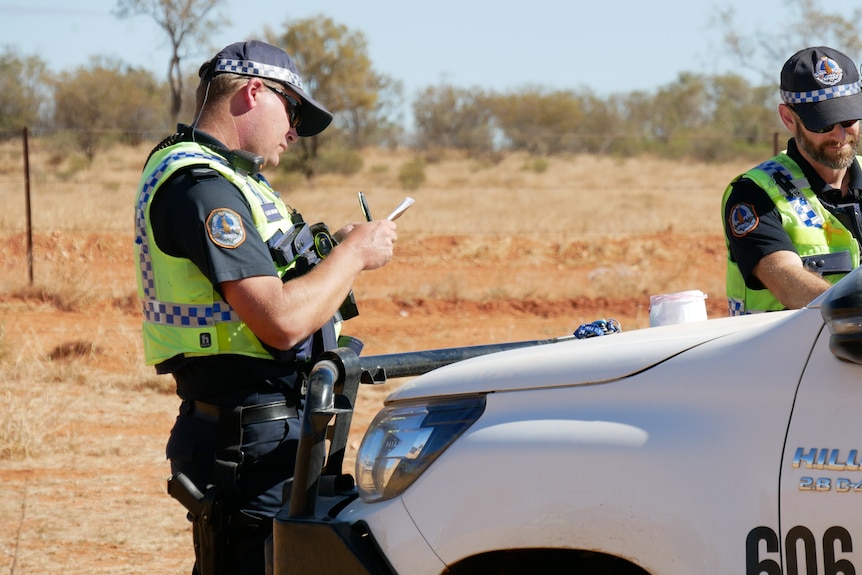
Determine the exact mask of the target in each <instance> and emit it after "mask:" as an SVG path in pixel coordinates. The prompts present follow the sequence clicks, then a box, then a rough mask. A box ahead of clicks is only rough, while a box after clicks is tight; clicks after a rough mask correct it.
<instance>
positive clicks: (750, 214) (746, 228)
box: [727, 204, 760, 238]
mask: <svg viewBox="0 0 862 575" xmlns="http://www.w3.org/2000/svg"><path fill="white" fill-rule="evenodd" d="M727 223H728V224H729V225H730V231H731V232H732V233H733V235H735V236H736V237H738V238H741V237H743V236H745V235H746V234H748V233H749V232H751V230H753V229H754V228H756V227H757V224H759V223H760V218H758V217H757V212H755V211H754V206H752V205H750V204H736V205H735V206H733V207H732V208H730V219H729V220H728V222H727Z"/></svg>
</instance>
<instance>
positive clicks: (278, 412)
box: [188, 401, 299, 425]
mask: <svg viewBox="0 0 862 575" xmlns="http://www.w3.org/2000/svg"><path fill="white" fill-rule="evenodd" d="M190 403H191V405H190V407H191V409H190V410H189V412H188V413H189V415H195V416H198V417H201V418H203V419H208V420H210V421H218V420H219V419H221V418H223V417H225V416H227V415H231V416H233V412H234V410H239V422H240V425H251V424H255V423H263V422H264V421H277V420H279V419H296V418H298V417H299V414H298V413H297V410H296V406H295V405H288V404H287V402H286V401H275V402H272V403H263V404H260V405H248V406H239V407H224V406H221V405H214V404H212V403H204V402H203V401H194V402H190Z"/></svg>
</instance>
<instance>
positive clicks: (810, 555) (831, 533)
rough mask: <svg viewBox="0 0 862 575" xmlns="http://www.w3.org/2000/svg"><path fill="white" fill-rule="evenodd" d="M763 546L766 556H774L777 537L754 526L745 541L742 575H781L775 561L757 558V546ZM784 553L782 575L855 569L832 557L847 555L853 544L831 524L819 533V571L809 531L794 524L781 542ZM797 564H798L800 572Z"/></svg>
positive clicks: (831, 574)
mask: <svg viewBox="0 0 862 575" xmlns="http://www.w3.org/2000/svg"><path fill="white" fill-rule="evenodd" d="M761 543H764V544H765V546H766V553H765V554H766V555H769V554H772V553H778V535H776V533H775V531H773V530H772V529H771V528H769V527H755V528H754V529H752V530H751V531H749V533H748V537H746V539H745V573H746V575H785V574H784V573H783V572H782V571H781V565H780V564H779V562H778V561H777V560H776V559H772V558H769V557H763V558H762V557H761V554H760V546H761ZM784 548H785V549H786V550H787V573H786V575H838V574H839V573H840V574H841V575H856V568H855V567H854V566H853V563H852V562H850V560H848V559H842V558H839V557H836V552H838V553H851V552H852V551H853V541H852V540H851V538H850V532H849V531H847V529H845V528H844V527H840V526H838V525H835V526H833V527H830V528H829V529H827V530H826V532H825V533H824V534H823V570H822V571H820V570H818V567H819V566H818V559H817V558H818V554H817V541H816V538H815V536H814V534H813V533H812V532H811V530H810V529H808V528H807V527H804V526H802V525H797V526H796V527H793V528H792V529H790V531H788V532H787V537H786V539H785V541H784ZM800 565H802V567H801V569H802V570H800Z"/></svg>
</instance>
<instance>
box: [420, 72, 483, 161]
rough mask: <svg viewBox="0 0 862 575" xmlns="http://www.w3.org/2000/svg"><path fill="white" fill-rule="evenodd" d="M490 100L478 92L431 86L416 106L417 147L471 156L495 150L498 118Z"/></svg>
mask: <svg viewBox="0 0 862 575" xmlns="http://www.w3.org/2000/svg"><path fill="white" fill-rule="evenodd" d="M489 103H490V96H488V95H486V94H485V93H484V92H483V91H482V90H480V89H478V88H472V89H469V90H468V89H463V88H457V87H455V86H429V87H427V88H425V89H424V90H422V92H420V94H419V96H418V97H417V98H416V100H415V101H414V102H413V118H414V122H415V124H416V140H417V141H416V144H417V146H419V147H420V148H424V149H435V148H438V149H439V148H456V149H460V150H465V151H466V152H468V153H470V154H471V155H480V154H488V153H490V152H492V151H493V150H494V123H493V120H494V114H493V112H492V110H491V107H490V105H489Z"/></svg>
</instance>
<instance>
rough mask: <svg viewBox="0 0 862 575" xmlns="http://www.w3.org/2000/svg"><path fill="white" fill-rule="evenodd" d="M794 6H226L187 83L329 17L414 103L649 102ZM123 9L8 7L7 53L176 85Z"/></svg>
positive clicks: (544, 1)
mask: <svg viewBox="0 0 862 575" xmlns="http://www.w3.org/2000/svg"><path fill="white" fill-rule="evenodd" d="M786 3H787V0H723V1H722V2H717V1H715V0H651V1H649V2H645V1H641V0H629V1H625V2H619V1H613V2H609V1H603V0H590V1H585V0H518V1H514V0H435V1H434V2H421V1H417V0H310V1H308V2H304V3H300V2H289V1H287V0H226V3H225V8H223V9H222V10H221V12H222V14H224V16H225V17H224V18H223V21H224V22H225V23H224V25H223V26H222V27H221V28H220V29H219V30H218V31H216V32H215V33H213V34H212V35H211V37H210V39H209V44H210V45H209V46H195V47H194V50H193V53H190V54H189V55H188V59H187V60H185V61H184V66H185V68H184V71H190V70H194V69H196V68H197V67H198V65H199V64H200V63H201V62H203V61H204V60H206V59H208V58H209V57H210V56H211V55H212V54H214V53H215V52H216V51H217V50H218V49H219V48H221V47H223V46H225V45H227V44H230V43H232V42H235V41H238V40H245V39H247V38H250V37H262V36H263V35H264V33H265V31H266V30H267V29H269V30H272V31H274V32H277V33H281V32H283V30H284V29H285V23H286V22H288V21H289V20H296V19H304V18H310V17H314V16H318V15H321V14H322V15H325V16H328V17H330V18H332V19H333V20H334V21H336V22H337V23H339V24H343V25H345V26H347V28H348V29H350V30H351V31H359V32H362V33H363V34H364V35H365V37H366V40H367V41H368V55H369V57H370V58H371V61H372V65H373V67H374V69H375V70H376V71H377V72H379V73H383V74H386V75H387V76H390V77H392V78H394V79H396V80H400V81H401V82H402V83H403V85H404V94H405V97H406V98H407V99H408V100H411V99H412V98H413V97H414V96H415V94H416V93H417V92H418V91H419V90H421V89H424V88H426V87H428V86H430V85H436V84H449V85H453V86H458V87H462V88H471V87H479V88H482V89H485V90H494V91H501V92H505V91H508V90H517V89H518V88H522V87H524V86H528V85H529V86H541V87H543V88H547V89H552V90H557V89H559V90H568V89H572V90H579V91H580V90H588V91H593V92H595V93H596V95H598V96H600V97H602V96H607V95H610V94H615V93H629V92H633V91H641V90H642V91H648V92H649V91H653V90H655V89H656V88H658V87H660V86H664V85H667V84H670V83H671V82H673V81H674V80H676V79H677V78H678V75H679V73H680V72H693V73H699V74H701V73H702V74H706V75H715V74H721V73H726V72H737V73H743V74H744V73H745V72H746V69H745V67H743V66H740V65H739V64H738V63H737V62H736V61H734V60H732V59H731V58H729V57H725V56H723V55H722V54H723V53H724V52H726V50H723V48H722V38H721V36H722V30H721V27H720V26H718V25H716V24H715V23H714V16H715V14H716V13H717V11H718V10H719V6H720V7H721V8H731V9H733V10H734V12H735V14H736V21H737V22H743V23H745V24H746V25H750V33H754V31H755V30H757V29H758V27H759V28H761V29H763V26H768V27H770V30H772V29H773V28H774V27H775V26H776V25H777V23H779V22H780V21H781V15H782V14H786V13H787V12H786V8H784V6H785V4H786ZM115 5H116V0H86V1H78V2H70V1H69V0H29V1H25V0H0V48H7V47H11V48H13V49H14V50H16V51H17V52H18V53H19V54H20V55H22V56H31V55H36V56H39V57H40V58H42V59H43V60H44V61H45V62H46V63H47V64H48V68H49V69H50V70H53V71H60V70H72V69H74V68H77V67H79V66H84V65H86V64H87V62H88V61H89V59H90V57H91V56H93V55H101V56H104V55H109V56H113V57H116V58H118V59H119V60H120V61H122V62H123V63H126V64H129V65H132V66H136V67H143V68H146V69H149V70H151V71H153V72H154V73H155V74H156V76H157V77H158V78H165V77H166V74H167V66H168V58H169V57H170V49H169V47H168V43H167V40H166V35H165V32H163V31H162V30H161V29H160V28H159V27H158V26H157V25H156V24H155V23H154V22H153V21H152V20H151V19H150V18H148V17H146V16H136V17H133V18H130V19H126V20H119V19H118V18H116V17H115V16H113V15H112V11H113V9H114V7H115ZM817 5H818V6H820V7H821V8H822V9H823V10H824V11H825V12H828V13H835V14H842V15H847V16H849V15H850V13H852V12H853V10H854V9H856V8H859V7H862V0H859V1H858V2H855V1H852V0H851V1H848V0H818V2H817ZM801 47H802V46H800V48H801ZM836 47H837V46H836ZM838 48H840V47H838ZM788 56H790V54H788ZM850 56H851V57H852V58H854V59H855V60H857V61H858V60H860V57H859V56H857V55H855V54H851V55H850ZM776 76H777V71H776ZM752 80H753V81H755V82H759V81H760V78H752Z"/></svg>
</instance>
